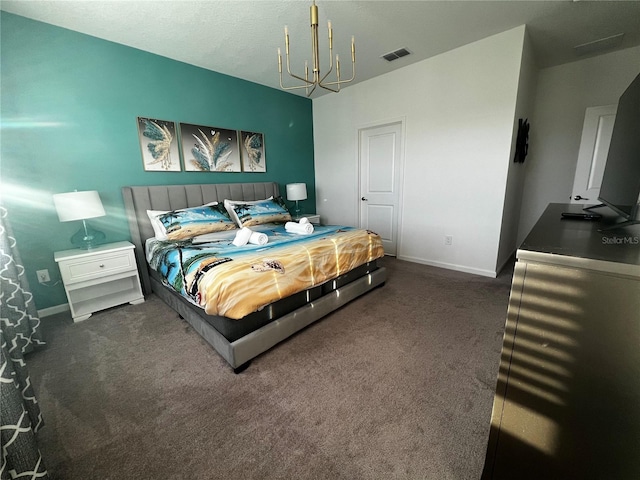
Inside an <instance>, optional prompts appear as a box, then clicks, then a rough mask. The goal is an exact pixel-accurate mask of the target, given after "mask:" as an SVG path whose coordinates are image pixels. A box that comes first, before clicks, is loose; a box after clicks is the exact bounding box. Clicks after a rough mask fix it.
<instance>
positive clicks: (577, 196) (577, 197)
mask: <svg viewBox="0 0 640 480" xmlns="http://www.w3.org/2000/svg"><path fill="white" fill-rule="evenodd" d="M573 199H574V200H578V201H580V200H589V199H588V198H584V197H581V196H580V195H576V196H575V197H573Z"/></svg>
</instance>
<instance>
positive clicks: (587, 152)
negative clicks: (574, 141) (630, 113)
mask: <svg viewBox="0 0 640 480" xmlns="http://www.w3.org/2000/svg"><path fill="white" fill-rule="evenodd" d="M616 109H617V106H616V105H606V106H603V107H590V108H587V110H586V112H585V115H584V124H583V126H582V138H581V140H580V150H579V152H578V163H577V164H576V174H575V177H574V179H573V191H572V192H571V203H588V204H597V203H599V202H598V195H599V194H600V184H601V183H602V173H603V172H604V165H605V163H606V162H607V153H609V144H610V143H611V133H612V132H613V123H614V121H615V119H616Z"/></svg>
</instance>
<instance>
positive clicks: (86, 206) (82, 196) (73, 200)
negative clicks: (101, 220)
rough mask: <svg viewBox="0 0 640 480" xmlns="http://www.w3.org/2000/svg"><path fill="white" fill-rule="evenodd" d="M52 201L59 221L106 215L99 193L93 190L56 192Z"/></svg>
mask: <svg viewBox="0 0 640 480" xmlns="http://www.w3.org/2000/svg"><path fill="white" fill-rule="evenodd" d="M53 203H54V204H55V206H56V211H57V212H58V218H59V219H60V221H61V222H71V221H73V220H86V219H87V218H95V217H102V216H104V215H106V213H105V211H104V207H103V206H102V202H101V201H100V195H98V192H96V191H95V190H91V191H87V192H69V193H56V194H55V195H54V196H53Z"/></svg>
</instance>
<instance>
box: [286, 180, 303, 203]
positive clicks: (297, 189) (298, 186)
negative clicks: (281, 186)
mask: <svg viewBox="0 0 640 480" xmlns="http://www.w3.org/2000/svg"><path fill="white" fill-rule="evenodd" d="M306 199H307V184H306V183H288V184H287V200H292V201H294V200H306Z"/></svg>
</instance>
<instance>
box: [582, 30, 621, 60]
mask: <svg viewBox="0 0 640 480" xmlns="http://www.w3.org/2000/svg"><path fill="white" fill-rule="evenodd" d="M623 37H624V33H619V34H617V35H612V36H610V37H607V38H601V39H600V40H595V41H593V42H589V43H583V44H582V45H578V46H575V47H573V51H574V52H575V54H576V55H588V54H591V53H596V52H601V51H604V50H609V49H611V48H614V47H617V46H618V45H620V44H621V43H622V39H623Z"/></svg>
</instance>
